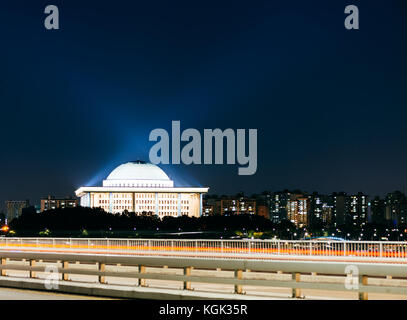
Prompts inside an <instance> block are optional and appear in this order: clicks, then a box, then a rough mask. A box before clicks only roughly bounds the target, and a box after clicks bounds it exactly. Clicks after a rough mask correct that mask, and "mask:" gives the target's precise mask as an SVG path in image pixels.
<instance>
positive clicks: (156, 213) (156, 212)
mask: <svg viewBox="0 0 407 320" xmlns="http://www.w3.org/2000/svg"><path fill="white" fill-rule="evenodd" d="M155 215H156V216H158V192H156V193H155Z"/></svg>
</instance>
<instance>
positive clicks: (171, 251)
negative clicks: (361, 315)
mask: <svg viewBox="0 0 407 320" xmlns="http://www.w3.org/2000/svg"><path fill="white" fill-rule="evenodd" d="M4 249H13V250H27V251H28V250H35V251H52V252H62V251H64V252H83V253H87V252H89V253H100V254H125V255H138V254H144V255H146V254H150V255H172V256H189V257H209V258H210V257H225V258H228V259H231V258H232V259H233V258H244V257H246V258H249V257H251V258H259V259H262V258H270V257H276V256H282V257H286V256H288V257H294V256H295V257H321V258H323V257H330V258H332V257H336V258H369V259H376V260H388V259H391V260H397V261H403V260H404V259H407V242H383V241H338V240H332V241H325V240H324V241H321V240H318V241H316V240H306V241H296V240H207V239H196V240H195V239H194V240H189V239H188V240H186V239H183V240H179V239H108V238H104V239H103V238H102V239H101V238H7V237H6V238H0V250H4Z"/></svg>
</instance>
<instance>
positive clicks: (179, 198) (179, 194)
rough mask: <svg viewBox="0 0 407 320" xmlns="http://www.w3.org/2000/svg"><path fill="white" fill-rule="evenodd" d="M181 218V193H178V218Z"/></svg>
mask: <svg viewBox="0 0 407 320" xmlns="http://www.w3.org/2000/svg"><path fill="white" fill-rule="evenodd" d="M180 216H181V193H178V217H180Z"/></svg>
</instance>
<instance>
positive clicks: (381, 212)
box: [370, 196, 386, 223]
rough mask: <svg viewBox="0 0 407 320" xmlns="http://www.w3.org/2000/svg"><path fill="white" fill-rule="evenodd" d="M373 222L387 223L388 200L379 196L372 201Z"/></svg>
mask: <svg viewBox="0 0 407 320" xmlns="http://www.w3.org/2000/svg"><path fill="white" fill-rule="evenodd" d="M370 212H371V222H373V223H385V221H386V202H385V200H383V199H380V198H379V197H378V196H376V197H374V198H373V199H372V200H371V201H370Z"/></svg>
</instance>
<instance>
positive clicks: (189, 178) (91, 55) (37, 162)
mask: <svg viewBox="0 0 407 320" xmlns="http://www.w3.org/2000/svg"><path fill="white" fill-rule="evenodd" d="M48 4H54V5H57V6H58V7H59V11H60V30H53V31H47V30H46V29H45V28H44V26H43V22H44V18H45V16H46V15H45V14H44V13H43V12H44V8H45V6H46V5H48ZM348 4H355V5H358V7H359V10H360V30H357V31H355V30H353V31H349V30H346V29H345V28H344V19H345V14H344V8H345V6H346V5H348ZM0 25H1V28H0V37H1V40H2V46H1V51H0V63H1V77H0V81H1V83H0V106H1V111H2V114H1V115H2V122H1V126H0V137H1V150H2V154H1V157H0V177H1V185H0V200H1V201H2V202H3V201H4V200H6V199H26V198H29V199H30V200H31V202H32V203H38V202H39V198H40V197H41V196H45V195H47V194H54V195H56V196H64V195H68V194H73V192H74V190H75V189H76V188H78V187H79V186H81V185H84V184H89V183H98V182H100V181H101V180H102V179H103V178H104V177H105V176H106V175H107V174H108V173H109V172H110V170H112V169H113V168H114V167H115V166H117V165H119V164H120V163H122V162H126V161H130V160H135V159H144V160H148V152H149V149H150V147H151V146H152V145H153V143H152V142H149V141H148V135H149V133H150V131H151V130H153V129H155V128H167V129H170V126H171V121H172V120H180V121H181V127H182V129H185V128H197V129H199V130H203V129H204V128H221V129H226V128H234V129H237V128H246V129H249V128H256V129H258V170H257V173H256V174H255V175H253V176H238V175H237V166H233V165H229V166H227V165H223V166H216V165H212V166H208V165H206V166H205V165H199V166H185V165H176V166H163V169H164V170H166V171H167V172H168V173H169V175H170V176H171V177H172V178H173V179H174V180H175V181H176V183H177V184H178V185H190V184H191V185H202V186H209V187H210V188H211V189H210V191H211V192H212V193H226V194H227V193H235V192H238V191H241V190H244V191H246V192H247V193H248V194H250V193H252V192H260V191H262V190H279V189H283V188H300V189H303V190H306V191H309V192H312V191H314V190H317V191H320V192H326V193H329V192H332V191H341V190H343V191H347V192H357V191H363V192H366V193H368V194H370V195H375V194H384V193H385V192H389V191H393V190H395V189H401V190H403V189H404V188H405V187H406V186H407V171H406V170H405V167H406V165H405V163H406V156H407V149H406V136H407V135H406V133H407V130H406V116H407V109H406V108H407V97H406V94H407V90H406V84H407V61H406V57H407V41H406V31H407V5H406V1H405V0H398V1H396V0H394V1H384V0H383V1H371V0H364V1H356V0H355V1H353V0H352V1H326V0H325V1H302V0H297V1H272V0H268V1H123V0H116V1H73V0H70V1H47V2H45V1H25V3H24V2H23V1H20V2H17V3H15V2H14V1H11V0H6V1H2V2H1V4H0Z"/></svg>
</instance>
